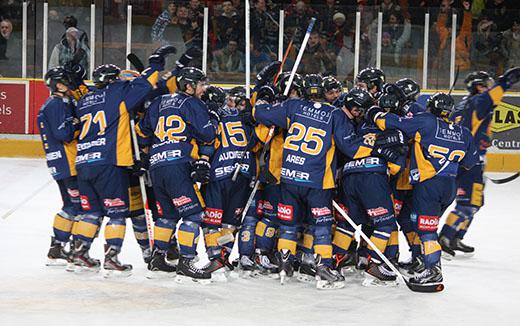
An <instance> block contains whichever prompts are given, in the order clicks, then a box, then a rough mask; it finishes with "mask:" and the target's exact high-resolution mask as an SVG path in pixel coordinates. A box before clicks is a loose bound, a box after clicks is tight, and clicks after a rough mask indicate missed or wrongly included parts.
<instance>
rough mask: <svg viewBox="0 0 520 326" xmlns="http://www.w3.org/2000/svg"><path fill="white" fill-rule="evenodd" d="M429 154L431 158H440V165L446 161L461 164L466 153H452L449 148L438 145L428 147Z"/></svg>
mask: <svg viewBox="0 0 520 326" xmlns="http://www.w3.org/2000/svg"><path fill="white" fill-rule="evenodd" d="M428 153H429V154H430V156H432V157H435V158H438V159H439V163H440V164H444V162H446V160H448V161H450V162H460V161H462V159H463V158H464V155H466V153H465V152H464V151H461V150H454V151H452V152H450V149H449V148H446V147H443V146H437V145H430V146H428Z"/></svg>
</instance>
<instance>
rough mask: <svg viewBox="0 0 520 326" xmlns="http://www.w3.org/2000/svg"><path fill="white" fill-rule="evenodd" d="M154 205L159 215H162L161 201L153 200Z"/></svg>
mask: <svg viewBox="0 0 520 326" xmlns="http://www.w3.org/2000/svg"><path fill="white" fill-rule="evenodd" d="M155 206H156V207H157V212H158V213H159V215H160V216H163V215H164V211H163V209H162V207H161V203H159V202H158V201H156V202H155Z"/></svg>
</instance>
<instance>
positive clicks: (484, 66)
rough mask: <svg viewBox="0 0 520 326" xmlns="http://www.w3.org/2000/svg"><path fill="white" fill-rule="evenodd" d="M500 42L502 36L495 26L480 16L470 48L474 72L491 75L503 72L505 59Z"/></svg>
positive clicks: (483, 16) (486, 18)
mask: <svg viewBox="0 0 520 326" xmlns="http://www.w3.org/2000/svg"><path fill="white" fill-rule="evenodd" d="M501 41H502V34H500V33H497V26H496V25H495V24H494V23H493V21H491V20H490V19H489V18H488V17H487V16H485V15H482V16H481V17H480V21H479V23H478V25H477V33H476V34H474V35H473V46H472V47H471V49H472V51H471V63H472V64H473V69H474V70H485V71H487V72H489V73H491V74H492V75H493V74H496V73H497V72H499V71H501V70H503V68H504V66H505V62H504V61H505V58H504V54H503V53H502V50H503V47H502V46H501V43H502V42H501Z"/></svg>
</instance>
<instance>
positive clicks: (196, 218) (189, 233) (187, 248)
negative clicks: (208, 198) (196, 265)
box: [177, 213, 202, 258]
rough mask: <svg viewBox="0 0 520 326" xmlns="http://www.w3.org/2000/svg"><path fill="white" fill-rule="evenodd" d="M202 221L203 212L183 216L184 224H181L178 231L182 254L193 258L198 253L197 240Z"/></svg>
mask: <svg viewBox="0 0 520 326" xmlns="http://www.w3.org/2000/svg"><path fill="white" fill-rule="evenodd" d="M201 222H202V214H201V213H198V214H193V215H190V216H188V217H185V218H183V221H182V224H181V225H180V226H179V231H178V232H177V240H178V242H179V249H180V250H179V251H180V254H181V256H183V257H187V258H193V257H195V256H196V255H197V242H198V240H199V235H200V230H199V228H200V223H201Z"/></svg>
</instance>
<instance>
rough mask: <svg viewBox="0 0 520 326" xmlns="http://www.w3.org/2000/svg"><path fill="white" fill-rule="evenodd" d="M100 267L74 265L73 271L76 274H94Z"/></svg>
mask: <svg viewBox="0 0 520 326" xmlns="http://www.w3.org/2000/svg"><path fill="white" fill-rule="evenodd" d="M100 270H101V267H87V266H79V265H74V270H73V272H74V273H76V274H95V273H99V271H100Z"/></svg>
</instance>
